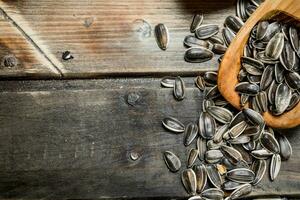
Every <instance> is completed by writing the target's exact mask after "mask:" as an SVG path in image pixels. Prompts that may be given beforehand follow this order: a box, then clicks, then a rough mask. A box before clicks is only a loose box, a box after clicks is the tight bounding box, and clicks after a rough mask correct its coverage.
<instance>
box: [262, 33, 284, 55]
mask: <svg viewBox="0 0 300 200" xmlns="http://www.w3.org/2000/svg"><path fill="white" fill-rule="evenodd" d="M283 47H284V35H283V33H276V34H275V35H274V36H273V37H272V39H271V40H270V41H269V42H268V45H267V47H266V52H265V53H266V56H268V57H269V58H273V59H278V58H279V56H280V54H281V52H282V50H283Z"/></svg>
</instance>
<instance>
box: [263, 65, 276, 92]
mask: <svg viewBox="0 0 300 200" xmlns="http://www.w3.org/2000/svg"><path fill="white" fill-rule="evenodd" d="M273 79H274V66H272V65H268V66H267V67H266V68H265V70H264V72H263V74H262V76H261V81H260V88H261V89H262V90H266V89H267V87H269V85H270V84H271V83H272V80H273Z"/></svg>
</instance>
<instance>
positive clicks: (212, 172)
mask: <svg viewBox="0 0 300 200" xmlns="http://www.w3.org/2000/svg"><path fill="white" fill-rule="evenodd" d="M206 171H207V176H208V178H209V180H210V182H211V183H212V184H213V185H214V186H215V187H216V188H221V185H222V183H223V180H222V177H221V175H220V173H219V172H218V170H217V168H216V167H215V166H214V165H207V166H206Z"/></svg>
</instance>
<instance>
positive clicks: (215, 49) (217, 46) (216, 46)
mask: <svg viewBox="0 0 300 200" xmlns="http://www.w3.org/2000/svg"><path fill="white" fill-rule="evenodd" d="M226 50H227V47H226V46H224V45H222V44H214V45H213V47H212V51H213V52H214V53H216V54H224V53H225V52H226Z"/></svg>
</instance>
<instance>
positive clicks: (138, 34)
mask: <svg viewBox="0 0 300 200" xmlns="http://www.w3.org/2000/svg"><path fill="white" fill-rule="evenodd" d="M0 8H1V9H3V11H4V12H5V14H6V15H7V16H9V17H10V18H11V19H12V20H13V21H14V22H15V23H16V25H18V26H19V27H21V28H22V30H24V32H25V33H26V34H27V35H28V36H29V37H30V39H31V40H33V41H34V42H35V44H37V46H38V47H39V49H40V50H41V51H43V52H44V53H45V54H46V55H47V57H48V58H49V59H50V60H51V62H52V63H53V64H54V66H55V67H57V68H58V69H59V70H60V71H61V72H62V73H63V75H64V76H65V77H69V78H72V77H99V76H108V75H135V76H138V75H152V74H155V75H162V74H170V73H172V74H185V75H191V74H197V73H199V72H203V71H207V70H216V69H217V67H218V62H217V57H218V56H216V57H215V58H214V59H213V60H212V61H210V62H206V63H202V64H191V63H186V62H185V61H184V59H183V55H184V52H185V48H184V47H183V44H182V41H183V39H184V37H185V36H186V35H188V34H190V33H189V26H190V23H191V20H192V17H193V15H194V13H197V12H203V13H204V14H205V21H204V23H206V24H208V23H215V24H218V25H220V27H222V26H223V22H224V19H225V17H226V16H228V15H230V14H234V13H235V0H225V1H224V0H223V1H221V0H209V1H205V0H200V1H195V0H164V1H161V0H153V1H149V0H131V1H128V0H111V1H107V0H93V1H78V0H68V1H66V0H56V1H51V0H39V1H33V0H16V1H9V0H2V1H0ZM157 23H165V24H166V25H167V26H168V28H169V31H170V36H171V39H170V46H169V49H168V50H167V51H166V52H163V51H161V50H160V49H159V48H158V47H157V45H156V42H155V38H154V34H153V29H154V26H155V25H156V24H157ZM147 24H148V25H150V26H151V28H147ZM7 42H10V43H11V44H10V46H14V45H16V44H15V42H14V41H11V40H9V41H7ZM65 50H70V51H71V52H72V53H73V55H74V57H75V59H73V60H71V61H67V62H63V61H62V60H61V54H62V52H63V51H65Z"/></svg>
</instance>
